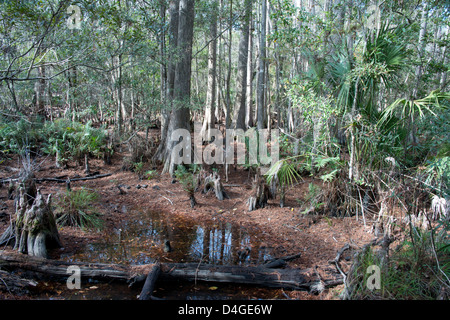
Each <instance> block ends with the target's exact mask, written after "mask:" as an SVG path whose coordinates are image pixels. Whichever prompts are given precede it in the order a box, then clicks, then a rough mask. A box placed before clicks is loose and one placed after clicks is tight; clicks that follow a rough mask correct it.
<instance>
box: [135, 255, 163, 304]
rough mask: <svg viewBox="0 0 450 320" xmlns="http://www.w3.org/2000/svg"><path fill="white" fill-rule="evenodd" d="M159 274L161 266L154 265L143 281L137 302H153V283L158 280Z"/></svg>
mask: <svg viewBox="0 0 450 320" xmlns="http://www.w3.org/2000/svg"><path fill="white" fill-rule="evenodd" d="M160 273H161V266H160V264H159V263H156V264H155V265H154V266H153V267H152V269H151V270H150V271H149V273H148V274H147V278H146V279H145V283H144V286H143V287H142V291H141V294H140V295H139V300H153V298H152V293H153V290H154V289H155V283H156V280H158V277H159V274H160Z"/></svg>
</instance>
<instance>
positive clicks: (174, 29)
mask: <svg viewBox="0 0 450 320" xmlns="http://www.w3.org/2000/svg"><path fill="white" fill-rule="evenodd" d="M179 6H180V0H171V1H170V2H169V19H170V22H169V33H168V35H169V45H168V47H169V48H168V53H167V93H166V105H165V106H164V107H165V108H164V109H163V111H162V112H161V113H162V118H163V119H164V120H163V121H161V142H160V144H159V146H158V149H157V150H156V152H155V155H154V160H158V161H163V160H165V159H167V157H168V154H167V151H168V150H167V137H168V131H169V124H170V113H171V110H172V105H173V97H174V85H175V67H176V59H177V58H176V57H177V54H176V53H177V52H176V51H177V42H178V19H179V12H178V10H179Z"/></svg>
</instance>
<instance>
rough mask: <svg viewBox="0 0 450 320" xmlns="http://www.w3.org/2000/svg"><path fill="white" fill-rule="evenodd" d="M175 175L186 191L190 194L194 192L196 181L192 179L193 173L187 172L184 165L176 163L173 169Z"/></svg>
mask: <svg viewBox="0 0 450 320" xmlns="http://www.w3.org/2000/svg"><path fill="white" fill-rule="evenodd" d="M174 174H175V177H176V178H177V180H178V181H179V182H180V183H181V185H182V186H183V190H184V191H186V192H187V193H188V194H189V195H190V196H191V195H193V194H194V192H195V187H196V181H195V179H194V174H193V173H192V172H189V170H187V169H186V167H184V166H182V165H178V167H177V170H175V171H174Z"/></svg>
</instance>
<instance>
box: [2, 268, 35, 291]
mask: <svg viewBox="0 0 450 320" xmlns="http://www.w3.org/2000/svg"><path fill="white" fill-rule="evenodd" d="M36 285H37V282H35V281H33V280H28V279H23V278H21V277H19V276H18V275H15V274H10V273H8V272H6V271H3V270H0V291H3V292H8V293H11V294H19V295H21V294H28V293H29V290H28V289H29V288H32V287H35V286H36Z"/></svg>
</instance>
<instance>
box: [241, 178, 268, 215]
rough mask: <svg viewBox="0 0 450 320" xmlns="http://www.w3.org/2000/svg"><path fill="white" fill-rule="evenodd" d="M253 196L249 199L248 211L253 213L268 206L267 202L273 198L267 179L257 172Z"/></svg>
mask: <svg viewBox="0 0 450 320" xmlns="http://www.w3.org/2000/svg"><path fill="white" fill-rule="evenodd" d="M253 190H254V192H253V194H252V196H250V198H248V200H247V204H248V211H253V210H255V209H258V208H264V207H265V206H266V205H267V201H268V200H269V199H270V198H272V193H271V192H270V188H269V186H268V185H267V183H266V179H264V177H261V175H260V173H259V172H257V173H256V175H255V180H254V181H253Z"/></svg>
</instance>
